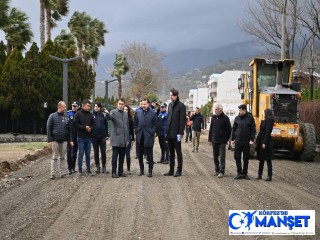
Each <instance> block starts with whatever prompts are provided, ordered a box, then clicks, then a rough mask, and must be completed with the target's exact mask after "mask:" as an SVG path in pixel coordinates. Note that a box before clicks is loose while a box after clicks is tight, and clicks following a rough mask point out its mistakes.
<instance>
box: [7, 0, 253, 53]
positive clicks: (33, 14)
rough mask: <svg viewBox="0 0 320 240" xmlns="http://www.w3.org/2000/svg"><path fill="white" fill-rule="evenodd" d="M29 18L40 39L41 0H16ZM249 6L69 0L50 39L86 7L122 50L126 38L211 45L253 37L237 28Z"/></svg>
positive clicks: (207, 1) (165, 47) (174, 46)
mask: <svg viewBox="0 0 320 240" xmlns="http://www.w3.org/2000/svg"><path fill="white" fill-rule="evenodd" d="M11 6H14V7H18V8H20V9H21V10H23V11H24V12H26V14H27V15H28V16H29V18H30V22H31V24H32V29H33V31H34V36H35V37H34V41H36V42H37V43H39V39H40V36H39V28H40V23H39V19H40V10H39V1H31V0H28V1H22V0H12V2H11ZM244 8H245V5H243V1H239V0H199V1H194V0H176V1H172V0H152V1H150V0H137V1H132V0H122V1H118V0H110V1H105V0H90V1H83V0H71V3H70V13H69V15H68V16H67V17H64V18H63V21H61V22H59V23H58V27H57V28H56V29H54V30H53V31H52V37H53V38H54V37H55V36H56V35H58V34H59V33H60V31H61V29H63V28H66V27H67V22H68V21H69V19H70V17H71V15H72V14H73V12H74V11H80V12H82V11H85V12H87V13H88V14H89V15H90V16H91V17H92V18H98V19H99V20H101V21H104V22H105V24H106V28H107V30H108V31H109V32H110V33H109V34H106V47H104V48H102V49H101V52H116V51H119V50H120V49H121V47H122V45H123V44H124V43H126V42H133V41H138V42H145V43H147V44H148V45H150V46H151V47H154V48H156V49H159V50H160V51H163V52H168V51H176V50H183V49H199V48H201V49H213V48H216V47H220V46H223V45H227V44H230V43H234V42H238V41H239V42H240V41H245V40H247V39H249V38H250V37H249V36H248V35H246V34H245V33H244V32H242V31H241V30H240V29H239V27H238V24H237V22H238V20H239V19H240V18H241V16H242V15H243V14H244Z"/></svg>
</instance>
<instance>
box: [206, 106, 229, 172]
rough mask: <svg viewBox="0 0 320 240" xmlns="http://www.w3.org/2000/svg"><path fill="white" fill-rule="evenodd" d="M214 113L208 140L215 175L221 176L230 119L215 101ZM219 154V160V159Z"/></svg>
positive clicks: (223, 169)
mask: <svg viewBox="0 0 320 240" xmlns="http://www.w3.org/2000/svg"><path fill="white" fill-rule="evenodd" d="M213 109H214V112H215V114H214V115H212V117H211V122H210V128H209V136H208V142H209V143H210V145H212V149H213V160H214V165H215V174H214V175H215V176H218V177H219V178H222V177H223V176H224V171H225V162H226V144H227V142H228V141H229V139H230V135H231V124H230V119H229V117H228V116H227V115H225V114H224V112H223V107H222V105H221V104H220V103H217V104H215V105H214V107H213ZM219 156H220V161H219Z"/></svg>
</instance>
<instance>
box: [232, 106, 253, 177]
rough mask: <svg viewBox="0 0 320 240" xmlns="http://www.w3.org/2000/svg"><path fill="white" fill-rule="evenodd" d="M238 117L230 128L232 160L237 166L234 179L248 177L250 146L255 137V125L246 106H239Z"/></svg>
mask: <svg viewBox="0 0 320 240" xmlns="http://www.w3.org/2000/svg"><path fill="white" fill-rule="evenodd" d="M238 108H239V115H238V116H237V117H236V118H235V120H234V124H233V127H232V135H231V143H232V144H235V152H234V159H235V160H236V164H237V173H238V174H237V176H236V177H235V179H242V178H243V179H246V180H250V178H249V177H248V165H249V158H250V145H252V144H253V141H254V138H255V135H256V124H255V122H254V119H253V117H252V115H251V114H249V113H248V112H247V106H246V105H245V104H241V105H240V106H239V107H238ZM242 153H243V168H242V166H241V154H242Z"/></svg>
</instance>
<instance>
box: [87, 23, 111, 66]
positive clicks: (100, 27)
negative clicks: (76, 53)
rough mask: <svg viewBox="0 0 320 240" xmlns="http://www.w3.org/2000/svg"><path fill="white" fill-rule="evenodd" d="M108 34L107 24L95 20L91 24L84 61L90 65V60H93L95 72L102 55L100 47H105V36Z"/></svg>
mask: <svg viewBox="0 0 320 240" xmlns="http://www.w3.org/2000/svg"><path fill="white" fill-rule="evenodd" d="M105 33H108V31H107V30H106V29H105V24H104V23H103V22H101V21H100V20H98V19H97V18H95V19H94V20H92V21H91V22H90V23H89V38H88V42H86V43H85V49H84V60H85V62H86V63H88V60H89V59H92V66H93V70H94V71H95V65H96V63H97V61H98V57H99V54H100V51H99V47H100V46H104V44H105V41H104V35H105Z"/></svg>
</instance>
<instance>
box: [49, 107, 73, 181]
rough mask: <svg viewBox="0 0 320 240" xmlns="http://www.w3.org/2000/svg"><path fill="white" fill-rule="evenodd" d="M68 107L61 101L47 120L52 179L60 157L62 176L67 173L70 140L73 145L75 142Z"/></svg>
mask: <svg viewBox="0 0 320 240" xmlns="http://www.w3.org/2000/svg"><path fill="white" fill-rule="evenodd" d="M66 109H67V106H66V104H65V102H62V101H60V102H59V103H58V110H57V112H55V113H52V114H50V116H49V118H48V122H47V134H48V144H49V147H51V148H52V160H51V177H50V178H51V179H55V177H56V168H57V162H58V158H59V159H60V176H61V177H62V178H63V177H65V176H66V174H67V169H66V158H65V156H66V148H67V143H68V141H69V140H70V145H71V146H73V142H72V134H71V133H70V126H69V118H68V116H67V115H66Z"/></svg>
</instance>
